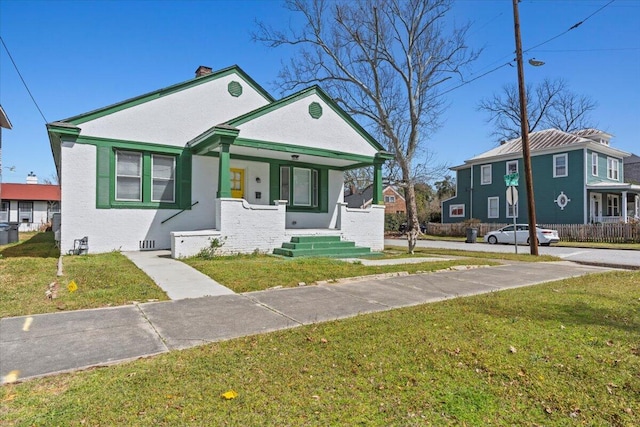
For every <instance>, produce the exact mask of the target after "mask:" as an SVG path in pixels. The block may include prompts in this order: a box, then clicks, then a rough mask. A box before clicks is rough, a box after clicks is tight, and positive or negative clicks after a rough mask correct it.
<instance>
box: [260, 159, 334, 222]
mask: <svg viewBox="0 0 640 427" xmlns="http://www.w3.org/2000/svg"><path fill="white" fill-rule="evenodd" d="M294 170H298V171H300V170H309V177H310V182H309V183H308V184H309V190H310V195H309V204H308V205H306V206H305V205H293V204H292V202H293V198H294V189H295V186H296V177H295V173H294ZM283 179H284V180H285V181H288V182H287V183H285V186H284V187H283V185H282V184H283ZM328 186H329V169H328V168H318V167H317V166H315V165H307V164H300V163H271V170H270V193H271V194H274V195H278V198H279V199H280V200H288V201H289V203H287V212H317V213H326V212H328V211H329V209H328V206H329V189H328ZM283 188H288V192H289V197H287V198H286V199H284V198H283V197H284V194H283V193H282V191H286V190H283ZM272 203H273V201H272Z"/></svg>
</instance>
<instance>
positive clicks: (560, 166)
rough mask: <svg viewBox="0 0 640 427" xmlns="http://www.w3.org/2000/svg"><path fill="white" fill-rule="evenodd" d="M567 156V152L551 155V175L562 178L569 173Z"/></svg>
mask: <svg viewBox="0 0 640 427" xmlns="http://www.w3.org/2000/svg"><path fill="white" fill-rule="evenodd" d="M568 159H569V156H568V155H567V153H563V154H556V155H555V156H553V177H554V178H562V177H565V176H568V175H569V164H568Z"/></svg>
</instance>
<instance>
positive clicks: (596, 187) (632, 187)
mask: <svg viewBox="0 0 640 427" xmlns="http://www.w3.org/2000/svg"><path fill="white" fill-rule="evenodd" d="M587 190H591V191H630V192H632V193H640V185H637V184H629V183H619V184H615V183H609V182H599V183H597V184H589V185H587Z"/></svg>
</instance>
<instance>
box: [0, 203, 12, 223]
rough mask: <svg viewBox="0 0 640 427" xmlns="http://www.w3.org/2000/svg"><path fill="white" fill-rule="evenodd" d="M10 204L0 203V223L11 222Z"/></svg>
mask: <svg viewBox="0 0 640 427" xmlns="http://www.w3.org/2000/svg"><path fill="white" fill-rule="evenodd" d="M10 209H11V207H10V206H9V202H8V201H6V202H0V222H9V211H10Z"/></svg>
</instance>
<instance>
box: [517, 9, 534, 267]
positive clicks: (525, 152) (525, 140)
mask: <svg viewBox="0 0 640 427" xmlns="http://www.w3.org/2000/svg"><path fill="white" fill-rule="evenodd" d="M518 1H519V0H513V24H514V30H515V35H516V60H517V62H518V92H519V94H520V129H521V132H522V161H523V163H524V181H525V188H526V191H527V213H528V217H529V248H530V250H531V255H538V233H537V231H536V206H535V202H534V198H533V174H532V173H531V152H530V150H529V123H527V97H526V93H525V85H524V67H523V65H522V40H521V39H520V16H519V14H518ZM514 213H515V212H514Z"/></svg>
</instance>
